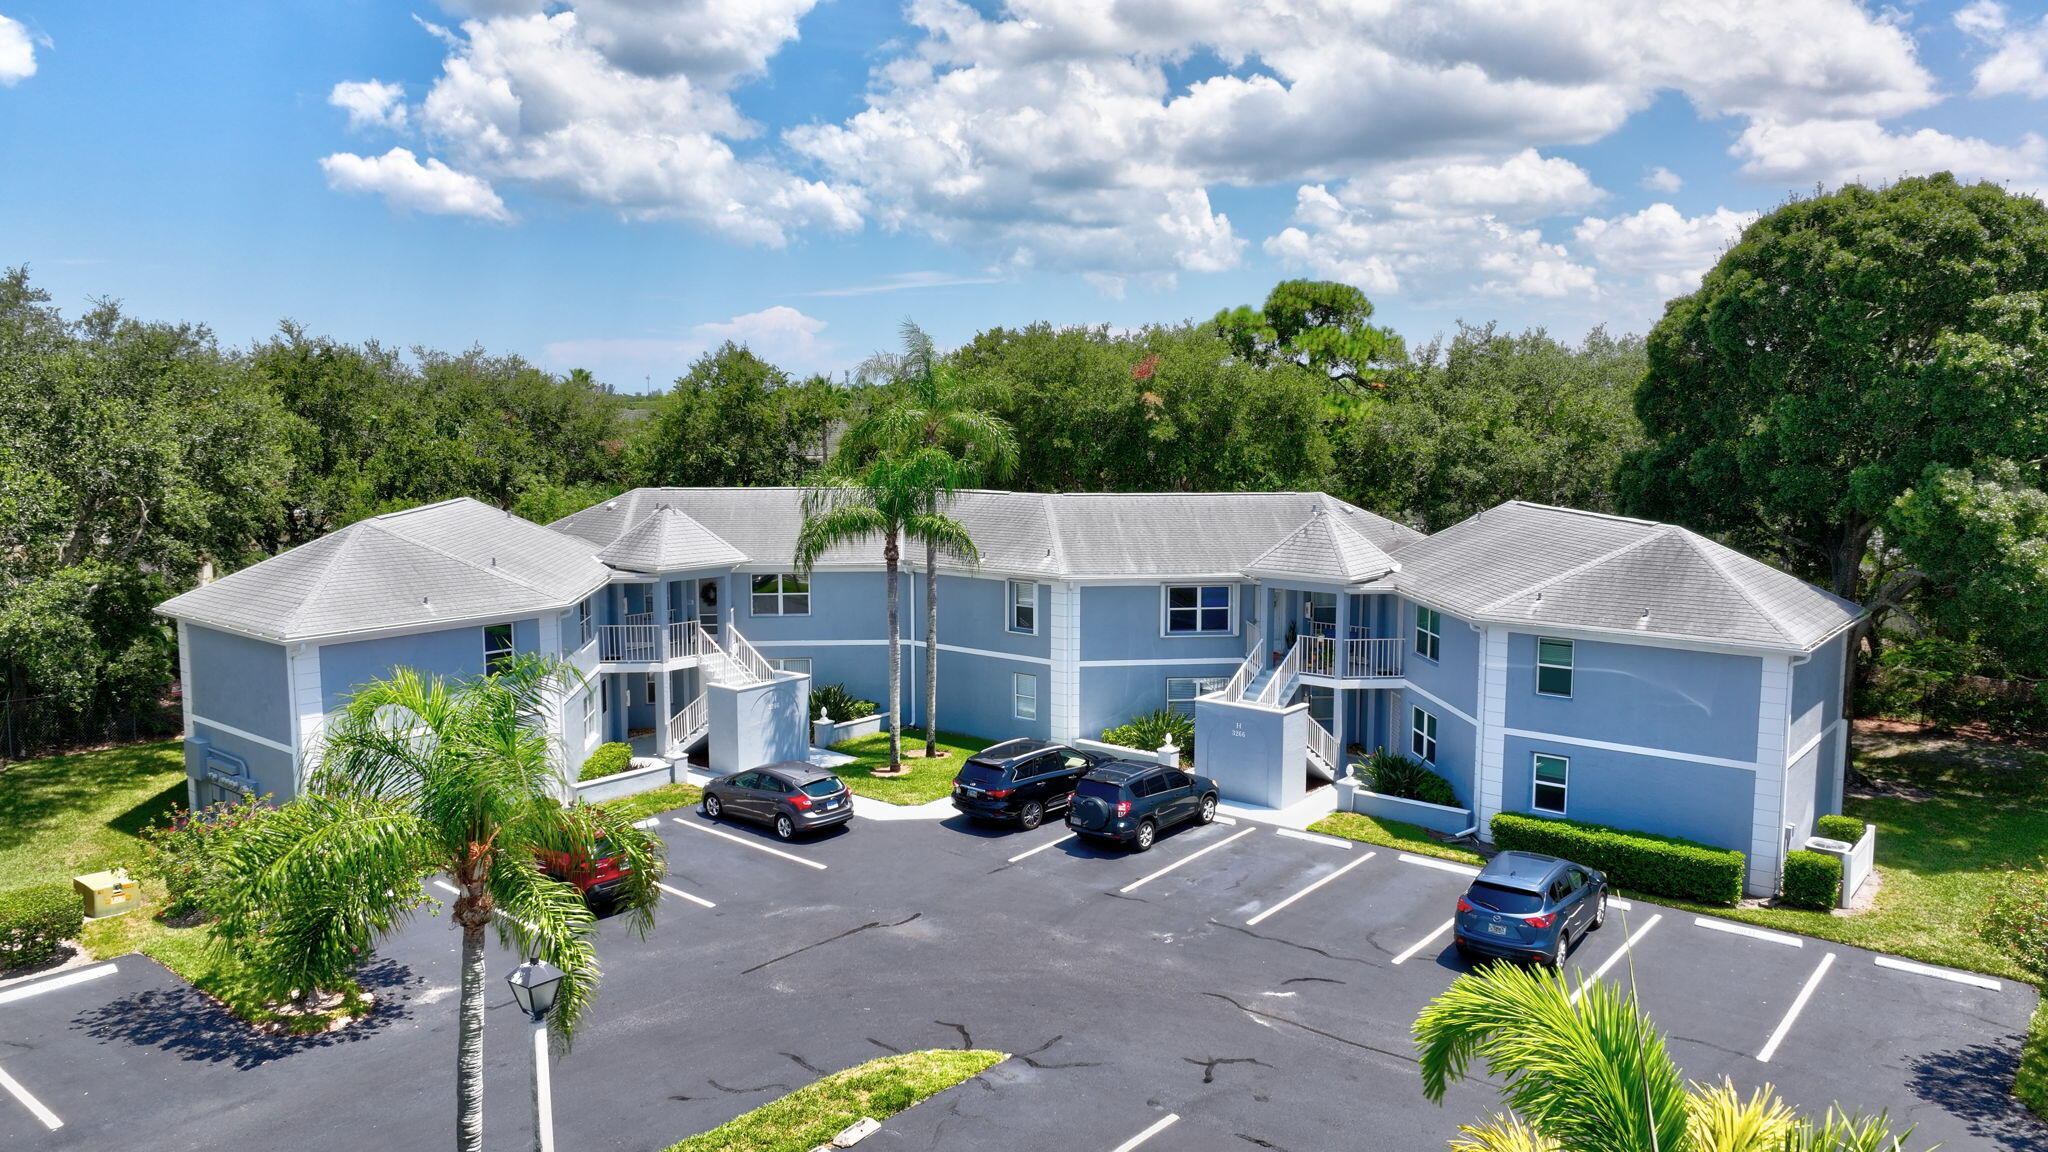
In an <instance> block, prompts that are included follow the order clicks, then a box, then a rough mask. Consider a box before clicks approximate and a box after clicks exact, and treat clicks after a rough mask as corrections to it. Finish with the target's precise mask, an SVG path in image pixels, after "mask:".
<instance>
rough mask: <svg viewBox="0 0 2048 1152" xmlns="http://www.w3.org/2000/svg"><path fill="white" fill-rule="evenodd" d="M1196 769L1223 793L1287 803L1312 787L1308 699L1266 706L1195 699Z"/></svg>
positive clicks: (1237, 799) (1271, 804) (1272, 804)
mask: <svg viewBox="0 0 2048 1152" xmlns="http://www.w3.org/2000/svg"><path fill="white" fill-rule="evenodd" d="M1195 770H1196V771H1198V772H1200V773H1202V774H1203V775H1205V776H1211V777H1214V778H1215V780H1216V783H1217V786H1218V789H1219V790H1220V791H1221V792H1222V793H1223V798H1224V799H1225V800H1229V801H1231V802H1233V803H1237V804H1256V805H1260V806H1262V807H1266V808H1285V807H1287V806H1288V805H1289V804H1292V803H1294V802H1295V801H1296V800H1299V799H1301V798H1302V796H1303V795H1305V794H1306V793H1307V791H1308V705H1307V704H1296V705H1295V706H1293V707H1292V708H1284V709H1281V708H1261V707H1258V706H1256V705H1249V704H1232V703H1227V702H1225V701H1221V700H1198V701H1196V702H1195Z"/></svg>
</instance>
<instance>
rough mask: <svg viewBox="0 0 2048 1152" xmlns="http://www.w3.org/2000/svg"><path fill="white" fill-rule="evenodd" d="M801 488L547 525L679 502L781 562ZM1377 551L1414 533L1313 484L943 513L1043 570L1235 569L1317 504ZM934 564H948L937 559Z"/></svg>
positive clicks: (586, 514) (1001, 497)
mask: <svg viewBox="0 0 2048 1152" xmlns="http://www.w3.org/2000/svg"><path fill="white" fill-rule="evenodd" d="M803 494H804V490H803V489H801V488H638V489H635V490H633V491H631V492H628V493H626V494H624V495H622V496H620V497H618V498H617V499H615V500H608V501H606V502H605V503H603V504H599V505H595V506H593V507H590V508H586V509H584V510H583V511H581V512H578V513H576V514H574V515H572V516H568V517H565V518H563V519H561V520H558V521H556V522H555V523H554V524H553V525H551V527H553V528H555V529H557V530H559V531H562V532H566V533H569V534H571V535H574V536H577V537H580V538H582V539H584V540H587V541H589V542H590V543H591V544H593V545H596V546H597V547H599V548H603V547H606V546H609V545H610V544H611V543H612V542H613V541H614V540H615V539H617V538H618V537H619V536H620V535H621V534H622V533H624V532H626V531H627V529H628V528H629V527H631V526H632V525H635V524H637V523H639V522H640V520H641V519H642V518H644V517H645V516H647V515H649V514H650V513H651V512H652V510H653V509H654V508H656V507H659V506H661V505H669V506H672V507H675V508H678V509H680V510H682V511H684V512H686V513H687V514H688V515H689V516H690V517H691V518H692V519H694V520H696V521H697V522H698V523H700V524H702V525H703V526H704V527H705V528H707V529H709V530H710V531H711V532H713V533H716V534H717V535H718V537H719V538H721V539H723V540H725V541H726V542H728V543H730V544H732V545H733V546H734V547H736V548H738V549H739V550H740V551H741V552H744V553H746V555H747V557H748V558H749V560H750V561H751V562H752V563H754V564H757V565H772V564H786V563H788V562H789V559H790V557H791V556H793V555H794V554H795V551H796V534H797V528H798V525H799V524H800V523H801V522H802V518H803V513H802V503H803ZM1318 508H1320V509H1322V510H1323V511H1324V512H1325V513H1326V514H1327V515H1328V516H1329V518H1330V519H1331V521H1332V522H1334V523H1341V524H1343V525H1344V526H1345V527H1346V528H1347V529H1348V530H1349V531H1350V532H1352V533H1353V534H1355V535H1356V536H1358V537H1361V538H1363V539H1364V540H1365V541H1366V542H1368V543H1369V544H1370V545H1371V546H1372V547H1374V548H1377V549H1380V550H1381V551H1383V552H1392V551H1395V550H1397V549H1399V548H1401V547H1403V546H1405V545H1406V544H1408V543H1410V542H1411V541H1414V540H1419V539H1421V538H1422V534H1421V533H1419V532H1416V531H1415V530H1414V529H1412V528H1408V527H1405V526H1403V525H1400V524H1396V523H1394V522H1393V521H1391V520H1388V519H1386V518H1384V517H1381V516H1375V515H1373V514H1372V513H1370V512H1366V511H1364V510H1362V509H1359V508H1354V507H1352V506H1351V505H1349V504H1346V503H1344V502H1343V501H1341V500H1336V499H1333V498H1332V497H1329V496H1326V495H1324V494H1322V493H1320V492H1204V493H1176V492H1147V493H1110V494H1086V493H1062V494H1043V493H1033V492H983V491H973V492H962V493H960V494H959V496H958V497H956V498H955V500H954V503H953V505H952V506H951V508H949V509H948V511H949V513H950V514H951V515H952V516H954V517H955V518H956V519H958V520H960V521H961V522H962V523H964V524H965V525H966V526H967V528H968V531H969V532H970V533H971V534H972V535H973V537H974V541H975V544H976V546H977V547H979V548H980V550H981V557H982V559H981V566H982V567H983V568H985V569H989V570H993V571H998V572H1016V573H1030V574H1039V575H1045V576H1078V577H1104V578H1112V577H1136V578H1149V577H1160V576H1178V575H1220V574H1224V573H1235V572H1241V571H1243V570H1244V567H1245V565H1246V564H1248V563H1250V562H1251V561H1252V560H1253V559H1255V558H1256V557H1258V556H1259V555H1260V554H1261V553H1263V552H1265V551H1267V550H1268V549H1269V548H1271V547H1272V546H1273V544H1274V543H1275V542H1277V541H1279V540H1280V539H1281V538H1282V537H1284V536H1286V535H1287V534H1289V533H1290V532H1292V531H1293V530H1295V529H1296V528H1298V527H1299V526H1300V525H1301V524H1302V523H1303V521H1305V520H1306V519H1307V518H1308V517H1309V515H1310V514H1311V513H1312V512H1313V511H1315V510H1316V509H1318ZM879 559H880V545H879V544H878V543H877V544H869V543H861V544H854V545H848V546H844V547H841V548H836V549H834V550H833V551H831V552H830V553H827V554H826V555H825V556H824V557H823V558H822V559H821V560H820V562H819V563H820V564H821V565H825V566H829V565H832V564H848V563H874V562H876V561H877V560H879ZM941 567H954V568H958V567H960V566H959V565H954V564H949V563H948V562H946V561H943V560H942V561H941Z"/></svg>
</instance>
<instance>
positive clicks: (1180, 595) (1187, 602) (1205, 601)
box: [1166, 584, 1237, 636]
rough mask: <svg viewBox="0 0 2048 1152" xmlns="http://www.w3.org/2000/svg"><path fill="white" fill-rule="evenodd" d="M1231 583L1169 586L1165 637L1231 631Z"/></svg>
mask: <svg viewBox="0 0 2048 1152" xmlns="http://www.w3.org/2000/svg"><path fill="white" fill-rule="evenodd" d="M1236 590H1237V589H1236V586H1235V585H1232V584H1169V585H1167V586H1166V634H1167V635H1168V636H1212V635H1219V634H1224V633H1228V632H1229V631H1231V622H1230V616H1231V612H1230V609H1231V605H1232V602H1233V601H1234V600H1235V598H1236V595H1235V594H1236Z"/></svg>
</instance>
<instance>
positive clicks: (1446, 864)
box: [1401, 852, 1479, 876]
mask: <svg viewBox="0 0 2048 1152" xmlns="http://www.w3.org/2000/svg"><path fill="white" fill-rule="evenodd" d="M1401 863H1403V864H1420V865H1422V866H1423V867H1424V868H1441V869H1443V870H1444V871H1446V872H1456V873H1457V874H1458V875H1460V876H1477V875H1479V869H1477V868H1474V867H1472V866H1471V865H1470V864H1458V863H1454V862H1452V861H1449V860H1437V859H1434V858H1433V857H1429V856H1411V855H1409V854H1408V853H1406V852H1403V853H1401Z"/></svg>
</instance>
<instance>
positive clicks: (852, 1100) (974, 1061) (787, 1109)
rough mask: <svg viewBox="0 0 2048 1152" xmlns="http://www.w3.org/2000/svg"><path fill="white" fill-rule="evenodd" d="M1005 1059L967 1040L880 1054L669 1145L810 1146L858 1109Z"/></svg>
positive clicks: (780, 1150) (885, 1113)
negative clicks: (958, 1046)
mask: <svg viewBox="0 0 2048 1152" xmlns="http://www.w3.org/2000/svg"><path fill="white" fill-rule="evenodd" d="M1006 1059H1008V1057H1007V1056H1006V1055H1005V1054H1004V1053H1001V1052H989V1051H983V1050H980V1049H973V1048H969V1049H955V1048H933V1049H927V1050H926V1051H923V1052H906V1053H903V1054H902V1055H900V1056H884V1057H882V1058H881V1059H879V1060H870V1061H868V1062H867V1063H865V1064H859V1065H856V1066H854V1067H852V1068H848V1069H846V1070H845V1071H843V1072H834V1073H833V1074H831V1075H830V1076H827V1077H825V1078H824V1079H822V1080H818V1081H816V1082H814V1083H812V1084H809V1085H807V1086H805V1087H802V1088H799V1089H797V1090H796V1091H794V1092H791V1093H790V1094H789V1095H787V1096H784V1097H783V1098H782V1099H780V1100H775V1101H771V1102H769V1103H767V1104H763V1105H761V1106H760V1107H759V1108H756V1109H754V1110H753V1111H752V1112H749V1113H747V1114H746V1115H744V1116H740V1117H737V1118H735V1119H733V1120H729V1121H727V1122H726V1123H724V1124H720V1125H719V1126H718V1127H716V1128H713V1129H712V1130H711V1131H709V1132H706V1133H704V1134H703V1135H701V1136H692V1137H690V1138H689V1139H688V1140H685V1141H683V1142H682V1143H680V1144H674V1145H671V1146H670V1147H669V1149H668V1152H810V1149H813V1148H816V1147H818V1146H820V1145H823V1144H827V1143H830V1141H831V1139H832V1137H834V1136H836V1135H838V1134H839V1132H840V1131H841V1130H842V1129H844V1128H845V1127H846V1126H847V1125H849V1124H852V1123H853V1122H854V1121H856V1120H859V1119H860V1118H861V1117H863V1116H871V1117H873V1118H874V1119H876V1120H887V1119H888V1118H889V1117H891V1116H894V1115H895V1114H896V1113H898V1112H901V1111H903V1110H904V1109H905V1108H908V1107H910V1106H911V1105H913V1104H916V1103H918V1102H919V1101H921V1100H925V1099H927V1098H929V1097H932V1096H935V1095H937V1094H938V1093H940V1092H943V1091H945V1090H946V1089H948V1088H951V1087H953V1086H954V1085H956V1084H959V1083H962V1082H963V1081H967V1080H971V1079H973V1078H974V1077H976V1076H979V1075H980V1074H981V1073H983V1072H985V1071H987V1070H988V1069H989V1068H991V1067H993V1066H994V1065H996V1064H997V1063H999V1062H1001V1061H1003V1060H1006Z"/></svg>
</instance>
